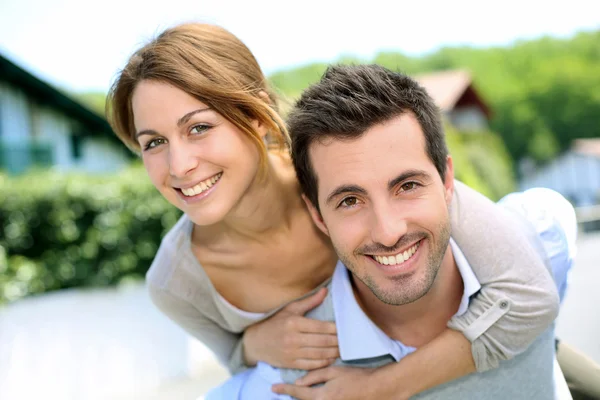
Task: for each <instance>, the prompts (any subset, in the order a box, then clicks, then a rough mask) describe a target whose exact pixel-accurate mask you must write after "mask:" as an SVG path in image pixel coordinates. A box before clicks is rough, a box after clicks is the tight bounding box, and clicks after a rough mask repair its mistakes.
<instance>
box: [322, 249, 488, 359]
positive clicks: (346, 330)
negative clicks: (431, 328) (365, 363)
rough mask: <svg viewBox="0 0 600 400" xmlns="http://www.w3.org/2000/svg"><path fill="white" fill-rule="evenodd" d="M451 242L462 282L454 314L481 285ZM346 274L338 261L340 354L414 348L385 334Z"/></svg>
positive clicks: (396, 353) (334, 284) (398, 354)
mask: <svg viewBox="0 0 600 400" xmlns="http://www.w3.org/2000/svg"><path fill="white" fill-rule="evenodd" d="M450 246H451V249H452V252H453V254H454V258H455V260H456V265H457V266H458V270H459V272H460V274H461V276H462V278H463V282H464V291H463V297H462V299H461V303H460V306H459V308H458V312H457V315H460V314H462V313H464V312H465V311H466V310H467V308H468V305H469V298H470V297H471V296H472V295H473V294H475V293H476V292H477V291H478V290H479V289H480V288H481V285H480V284H479V281H478V280H477V277H476V276H475V274H474V273H473V270H472V269H471V267H470V265H469V263H468V262H467V259H466V258H465V256H464V254H463V253H462V251H461V250H460V249H459V247H458V245H457V244H456V243H455V242H454V240H452V239H450ZM349 274H350V272H349V271H348V270H347V269H346V267H345V266H344V264H343V263H342V262H341V261H338V263H337V265H336V268H335V271H334V273H333V278H332V281H331V296H332V300H333V311H334V315H335V323H336V326H337V334H338V341H339V347H340V358H341V359H342V360H344V361H350V360H360V359H367V358H375V357H380V356H385V355H391V356H392V357H394V359H395V360H396V361H399V360H400V359H401V358H402V357H404V356H405V355H407V354H408V353H411V352H412V351H414V350H415V349H414V348H413V347H409V346H405V345H403V344H402V343H400V342H398V341H396V340H393V339H391V338H390V337H388V336H387V335H386V334H385V333H384V332H383V331H382V330H381V329H379V327H377V325H375V324H374V323H373V321H371V319H370V318H369V317H368V316H367V315H366V314H365V313H364V311H363V310H362V308H360V306H359V305H358V302H357V301H356V298H355V297H354V291H353V290H352V283H351V282H350V276H349Z"/></svg>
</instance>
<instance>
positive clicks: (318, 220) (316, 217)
mask: <svg viewBox="0 0 600 400" xmlns="http://www.w3.org/2000/svg"><path fill="white" fill-rule="evenodd" d="M302 200H304V203H305V204H306V207H307V208H308V211H309V212H310V216H311V217H312V220H313V222H314V223H315V225H316V226H317V228H319V230H320V231H321V232H323V233H324V234H326V235H327V236H329V229H327V225H325V222H324V221H323V217H321V213H320V212H319V210H317V207H315V206H314V204H313V203H312V202H311V201H310V200H309V199H308V197H306V195H304V194H303V195H302Z"/></svg>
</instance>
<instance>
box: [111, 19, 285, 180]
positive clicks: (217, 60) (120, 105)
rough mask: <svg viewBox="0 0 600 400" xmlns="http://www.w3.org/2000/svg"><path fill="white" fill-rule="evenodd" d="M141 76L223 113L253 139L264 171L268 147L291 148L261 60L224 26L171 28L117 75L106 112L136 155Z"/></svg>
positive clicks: (193, 25) (119, 134)
mask: <svg viewBox="0 0 600 400" xmlns="http://www.w3.org/2000/svg"><path fill="white" fill-rule="evenodd" d="M143 80H155V81H159V82H164V83H168V84H170V85H173V86H175V87H177V88H179V89H181V90H183V91H184V92H186V93H188V94H190V95H191V96H193V97H195V98H197V99H198V100H200V101H202V102H203V103H205V104H206V105H208V106H209V107H210V108H212V109H213V110H215V111H216V112H218V113H219V114H221V115H222V116H223V117H224V118H226V119H227V120H228V121H230V122H231V123H232V124H234V125H235V126H236V127H237V128H238V129H239V130H240V131H242V132H243V133H244V134H246V135H247V136H248V137H249V138H250V139H252V141H253V142H254V144H255V145H256V146H257V148H258V149H259V152H260V157H261V169H263V170H264V167H265V166H266V163H267V150H268V148H270V149H273V148H274V149H278V150H288V149H289V135H288V132H287V129H286V127H285V123H284V122H283V120H282V119H281V117H280V115H279V112H278V104H277V99H276V97H275V95H274V93H273V92H272V91H271V90H270V88H269V85H268V82H267V80H266V78H265V76H264V74H263V73H262V70H261V69H260V66H259V65H258V62H257V61H256V59H255V58H254V56H253V55H252V53H251V52H250V50H249V49H248V48H247V47H246V45H244V43H242V41H240V40H239V39H238V38H237V37H236V36H234V35H233V34H232V33H230V32H229V31H227V30H225V29H223V28H221V27H218V26H215V25H209V24H201V23H192V24H183V25H179V26H175V27H173V28H170V29H167V30H166V31H164V32H163V33H161V34H160V35H159V36H158V37H157V38H156V39H154V40H152V41H151V42H150V43H148V44H146V45H145V46H143V47H142V48H141V49H139V50H138V51H136V52H135V53H134V54H133V55H132V56H131V58H130V59H129V61H128V62H127V65H126V66H125V67H124V68H123V69H122V70H121V71H120V73H119V74H118V75H117V77H116V79H115V81H114V82H113V84H112V87H111V89H110V92H109V94H108V100H107V103H106V114H107V116H108V120H109V122H110V124H111V126H112V128H113V130H114V131H115V133H116V134H117V136H118V137H119V138H120V139H121V141H123V143H125V145H127V147H129V148H130V149H132V150H133V151H134V152H136V153H138V154H139V152H140V145H139V143H138V142H137V140H136V139H135V133H136V132H135V126H134V123H133V110H132V106H131V98H132V96H133V92H134V90H135V88H136V86H137V84H138V83H140V82H141V81H143ZM267 97H268V98H267ZM255 121H258V122H260V123H261V124H264V125H265V126H266V128H267V131H268V134H267V143H266V144H265V142H263V139H262V137H261V136H260V135H259V134H258V132H256V131H255V129H254V128H253V126H252V123H253V122H255Z"/></svg>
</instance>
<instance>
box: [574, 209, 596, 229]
mask: <svg viewBox="0 0 600 400" xmlns="http://www.w3.org/2000/svg"><path fill="white" fill-rule="evenodd" d="M575 215H577V223H578V224H579V227H580V228H581V231H582V232H597V231H600V204H599V205H594V206H587V207H576V208H575Z"/></svg>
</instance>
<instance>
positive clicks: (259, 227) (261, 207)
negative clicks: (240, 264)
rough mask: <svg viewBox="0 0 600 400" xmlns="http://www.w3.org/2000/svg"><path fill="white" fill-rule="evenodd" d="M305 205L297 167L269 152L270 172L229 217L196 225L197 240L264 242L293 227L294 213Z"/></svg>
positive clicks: (251, 188) (257, 181) (258, 181)
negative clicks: (199, 225)
mask: <svg viewBox="0 0 600 400" xmlns="http://www.w3.org/2000/svg"><path fill="white" fill-rule="evenodd" d="M303 207H304V205H303V203H302V199H301V197H300V190H299V187H298V183H297V181H296V178H295V174H294V171H293V167H292V166H291V164H290V163H289V161H288V160H287V159H286V158H285V157H284V156H280V155H277V154H269V157H268V161H267V171H266V176H265V177H264V178H263V179H260V178H259V177H258V176H257V177H256V178H255V180H254V182H253V183H252V185H251V186H250V188H249V189H248V191H246V193H244V195H243V197H242V198H241V199H240V201H239V202H238V204H237V205H236V206H234V208H233V209H232V210H231V212H230V213H229V214H228V215H227V216H226V217H225V219H224V220H223V221H221V222H219V223H218V224H215V225H212V226H203V227H202V229H194V235H193V241H194V242H195V243H202V244H203V246H207V245H208V246H210V244H211V243H213V244H216V243H223V241H224V240H226V241H227V242H229V243H239V242H247V241H253V242H256V241H258V242H262V241H268V240H269V238H272V237H273V235H275V234H278V233H286V232H287V231H289V229H290V226H291V221H292V217H293V215H294V213H295V212H296V211H297V210H298V209H302V208H303Z"/></svg>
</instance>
